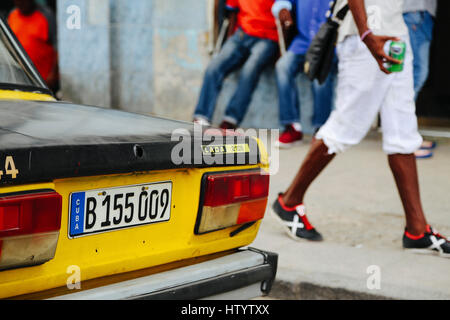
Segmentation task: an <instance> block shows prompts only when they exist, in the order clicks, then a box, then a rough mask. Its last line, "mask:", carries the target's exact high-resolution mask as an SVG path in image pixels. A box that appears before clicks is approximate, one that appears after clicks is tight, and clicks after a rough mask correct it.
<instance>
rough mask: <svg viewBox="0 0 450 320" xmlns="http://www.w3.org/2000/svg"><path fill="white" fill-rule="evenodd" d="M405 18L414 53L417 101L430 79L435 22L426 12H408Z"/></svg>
mask: <svg viewBox="0 0 450 320" xmlns="http://www.w3.org/2000/svg"><path fill="white" fill-rule="evenodd" d="M403 17H404V20H405V23H406V25H407V26H408V31H409V37H410V42H411V48H412V51H413V53H414V62H413V63H414V92H415V99H417V96H418V94H419V92H420V90H421V89H422V87H423V85H424V84H425V81H426V80H427V77H428V71H429V61H430V45H431V40H432V37H433V27H434V21H433V18H432V16H431V15H430V14H429V13H428V12H426V11H422V12H408V13H405V14H404V15H403Z"/></svg>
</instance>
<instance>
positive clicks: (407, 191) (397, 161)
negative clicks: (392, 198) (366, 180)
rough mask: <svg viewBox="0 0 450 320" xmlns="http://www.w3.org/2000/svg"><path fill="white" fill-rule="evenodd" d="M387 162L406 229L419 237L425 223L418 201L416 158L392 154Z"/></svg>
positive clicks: (412, 155) (423, 230)
mask: <svg viewBox="0 0 450 320" xmlns="http://www.w3.org/2000/svg"><path fill="white" fill-rule="evenodd" d="M388 161H389V166H390V168H391V170H392V173H393V175H394V179H395V183H396V184H397V189H398V192H399V194H400V199H401V200H402V204H403V209H404V210H405V217H406V229H407V230H408V232H409V233H411V234H413V235H420V234H422V233H424V232H425V230H426V227H427V221H426V219H425V215H424V213H423V209H422V204H421V201H420V191H419V179H418V176H417V166H416V158H415V156H414V154H392V155H389V156H388Z"/></svg>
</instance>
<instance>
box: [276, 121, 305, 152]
mask: <svg viewBox="0 0 450 320" xmlns="http://www.w3.org/2000/svg"><path fill="white" fill-rule="evenodd" d="M302 139H303V132H302V129H301V126H300V124H299V123H293V124H289V125H287V126H286V129H285V130H284V132H283V133H282V134H281V135H280V137H279V138H278V141H277V142H276V143H275V146H276V147H278V148H283V149H287V148H291V147H294V146H297V145H300V144H301V142H302Z"/></svg>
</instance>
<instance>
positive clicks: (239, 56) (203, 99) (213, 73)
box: [194, 30, 248, 121]
mask: <svg viewBox="0 0 450 320" xmlns="http://www.w3.org/2000/svg"><path fill="white" fill-rule="evenodd" d="M239 32H240V31H239V30H238V31H237V32H236V33H235V34H234V35H233V36H232V37H231V38H230V39H228V40H227V41H226V42H225V44H224V46H223V48H222V50H221V51H220V52H219V54H218V55H217V56H216V57H215V58H213V60H211V62H210V63H209V65H208V67H207V69H206V71H205V75H204V78H203V84H202V89H201V91H200V96H199V99H198V103H197V106H196V108H195V111H194V118H203V119H206V120H208V121H211V118H212V116H213V113H214V109H215V106H216V101H217V98H218V96H219V93H220V89H221V87H222V82H223V79H224V78H225V77H226V76H227V75H228V74H229V73H230V72H231V71H233V69H235V68H236V67H238V66H239V65H240V64H241V63H242V62H243V61H244V60H245V59H246V58H247V54H248V53H247V51H246V50H243V49H244V48H243V47H242V43H241V42H242V38H241V37H240V36H239Z"/></svg>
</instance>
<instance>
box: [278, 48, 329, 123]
mask: <svg viewBox="0 0 450 320" xmlns="http://www.w3.org/2000/svg"><path fill="white" fill-rule="evenodd" d="M304 62H305V56H304V55H302V54H295V53H293V52H291V51H288V52H286V54H285V55H283V56H282V57H281V58H280V59H279V60H278V62H277V64H276V77H277V87H278V100H279V106H280V123H281V124H282V125H288V124H291V123H294V122H300V111H299V104H300V102H299V94H298V88H297V82H296V80H295V78H296V76H297V74H298V73H299V72H303V65H304ZM336 75H337V58H336V57H334V59H333V65H332V68H331V71H330V74H329V75H328V78H327V80H326V81H325V82H324V83H323V84H322V85H320V84H319V83H318V82H317V81H314V82H313V84H312V90H313V97H314V115H313V121H312V124H313V126H314V128H319V127H320V126H322V125H323V124H324V123H325V122H326V121H327V119H328V116H329V115H330V113H331V109H332V107H333V95H334V85H335V82H336Z"/></svg>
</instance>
